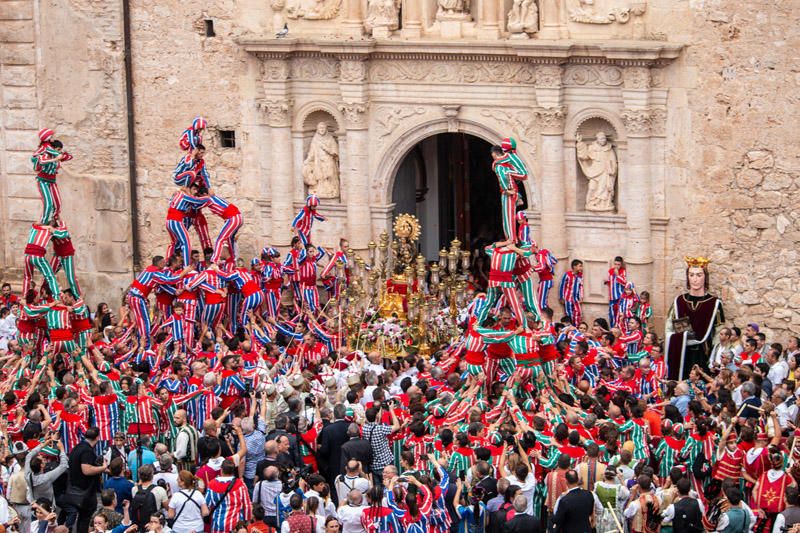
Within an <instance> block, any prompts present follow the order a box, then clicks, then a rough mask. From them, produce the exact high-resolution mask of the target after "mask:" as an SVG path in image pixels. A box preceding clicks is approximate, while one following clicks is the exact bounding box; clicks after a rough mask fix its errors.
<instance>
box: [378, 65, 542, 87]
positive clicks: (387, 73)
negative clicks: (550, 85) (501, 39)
mask: <svg viewBox="0 0 800 533" xmlns="http://www.w3.org/2000/svg"><path fill="white" fill-rule="evenodd" d="M369 70H370V71H369V79H370V81H375V82H381V81H405V80H408V81H428V82H438V83H533V81H534V80H535V77H536V74H535V72H534V69H533V66H532V65H530V64H528V63H504V62H499V61H495V62H485V63H479V62H473V61H455V62H452V63H446V64H442V63H434V62H426V61H391V62H389V61H376V62H373V64H372V66H371V67H370V69H369Z"/></svg>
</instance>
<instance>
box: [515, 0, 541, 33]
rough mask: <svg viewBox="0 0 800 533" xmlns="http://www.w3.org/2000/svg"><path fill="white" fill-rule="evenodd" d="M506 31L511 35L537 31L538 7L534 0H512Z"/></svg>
mask: <svg viewBox="0 0 800 533" xmlns="http://www.w3.org/2000/svg"><path fill="white" fill-rule="evenodd" d="M508 31H509V32H511V33H512V34H521V33H536V32H537V31H539V7H538V6H537V5H536V2H535V1H534V0H514V3H513V4H512V5H511V10H510V11H509V12H508Z"/></svg>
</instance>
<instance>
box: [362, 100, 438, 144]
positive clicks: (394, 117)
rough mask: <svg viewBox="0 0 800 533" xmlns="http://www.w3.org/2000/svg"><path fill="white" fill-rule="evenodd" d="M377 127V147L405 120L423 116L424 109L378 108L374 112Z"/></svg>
mask: <svg viewBox="0 0 800 533" xmlns="http://www.w3.org/2000/svg"><path fill="white" fill-rule="evenodd" d="M374 113H375V116H376V119H375V122H376V123H377V125H378V128H377V129H378V146H381V145H383V143H384V142H385V141H386V140H387V139H388V138H389V136H391V135H392V133H394V131H395V130H396V129H397V127H398V126H399V125H400V124H401V123H402V122H403V121H404V120H406V119H407V118H410V117H413V116H414V115H423V114H425V108H424V107H387V106H383V107H379V108H378V109H376V110H375V111H374Z"/></svg>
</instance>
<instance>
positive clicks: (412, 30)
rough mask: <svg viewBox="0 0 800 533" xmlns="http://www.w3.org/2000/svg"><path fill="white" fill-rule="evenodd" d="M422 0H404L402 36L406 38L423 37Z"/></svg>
mask: <svg viewBox="0 0 800 533" xmlns="http://www.w3.org/2000/svg"><path fill="white" fill-rule="evenodd" d="M420 1H421V0H403V29H402V30H400V36H401V37H403V38H404V39H418V38H419V37H422V6H421V5H420Z"/></svg>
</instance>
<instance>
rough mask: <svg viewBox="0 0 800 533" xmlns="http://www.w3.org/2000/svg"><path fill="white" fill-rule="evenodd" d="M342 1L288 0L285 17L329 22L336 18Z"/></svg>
mask: <svg viewBox="0 0 800 533" xmlns="http://www.w3.org/2000/svg"><path fill="white" fill-rule="evenodd" d="M341 6H342V0H289V2H288V3H287V8H286V16H287V17H289V18H290V19H306V20H330V19H333V18H336V16H337V15H338V14H339V9H340V8H341Z"/></svg>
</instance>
